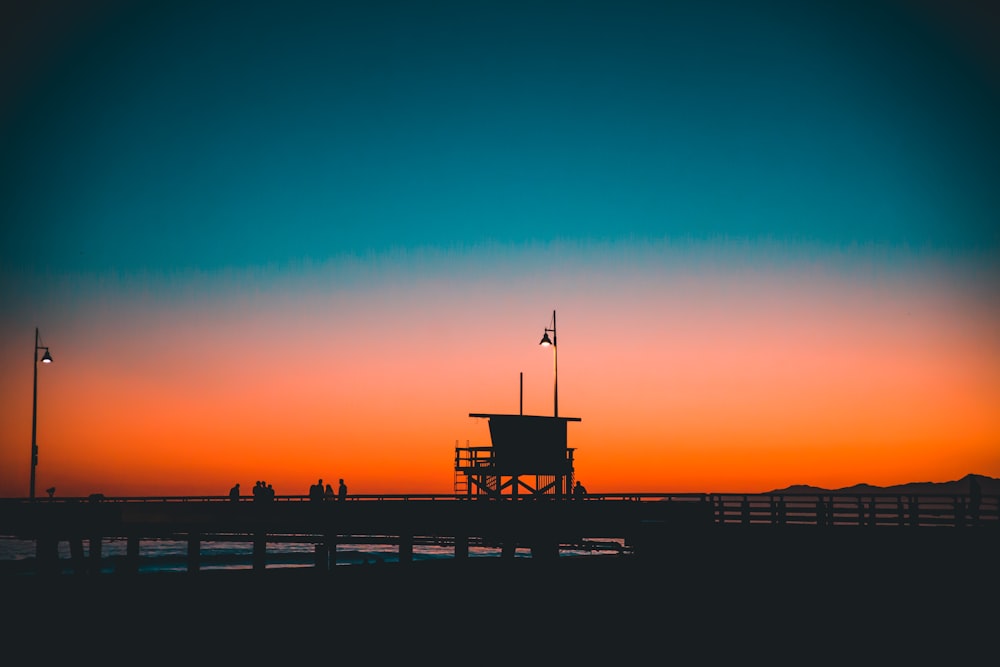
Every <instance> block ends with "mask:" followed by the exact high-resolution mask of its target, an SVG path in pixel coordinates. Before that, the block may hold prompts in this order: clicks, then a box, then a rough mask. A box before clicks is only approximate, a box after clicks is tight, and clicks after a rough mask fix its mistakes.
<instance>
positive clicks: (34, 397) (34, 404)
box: [29, 327, 52, 500]
mask: <svg viewBox="0 0 1000 667" xmlns="http://www.w3.org/2000/svg"><path fill="white" fill-rule="evenodd" d="M39 350H45V354H43V355H42V359H41V362H42V363H43V364H51V363H52V355H51V354H49V348H47V347H45V346H44V345H42V341H41V339H40V338H39V337H38V327H35V350H34V355H35V385H34V390H33V391H32V394H31V490H30V492H29V497H30V498H31V499H32V500H34V499H35V466H36V465H38V444H37V443H36V442H35V435H36V433H37V424H38V361H39V359H38V351H39Z"/></svg>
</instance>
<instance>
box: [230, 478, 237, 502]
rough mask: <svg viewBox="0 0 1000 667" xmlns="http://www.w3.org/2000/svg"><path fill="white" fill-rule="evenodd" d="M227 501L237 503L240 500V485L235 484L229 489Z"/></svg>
mask: <svg viewBox="0 0 1000 667" xmlns="http://www.w3.org/2000/svg"><path fill="white" fill-rule="evenodd" d="M229 499H230V500H232V501H234V502H235V501H237V500H239V499H240V483H239V482H236V484H234V485H233V488H231V489H229Z"/></svg>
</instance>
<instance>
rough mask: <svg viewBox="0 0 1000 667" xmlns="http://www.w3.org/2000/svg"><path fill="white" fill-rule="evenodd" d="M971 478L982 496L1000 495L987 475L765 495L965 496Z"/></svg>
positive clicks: (795, 488) (797, 488)
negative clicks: (944, 480)
mask: <svg viewBox="0 0 1000 667" xmlns="http://www.w3.org/2000/svg"><path fill="white" fill-rule="evenodd" d="M973 477H975V478H976V480H978V482H979V486H980V488H981V489H982V491H983V493H984V494H987V495H1000V479H997V478H996V477H988V476H987V475H975V474H972V473H970V474H968V475H966V476H965V477H962V478H961V479H956V480H952V481H950V482H907V483H906V484H895V485H893V486H873V485H871V484H864V483H861V484H855V485H853V486H845V487H842V488H839V489H825V488H822V487H819V486H811V485H809V484H793V485H792V486H789V487H786V488H784V489H774V490H773V491H766V492H765V493H766V494H783V495H792V494H805V495H816V494H817V493H849V494H858V493H898V494H901V495H914V494H922V493H926V494H955V495H967V494H968V493H969V483H970V482H971V480H972V478H973Z"/></svg>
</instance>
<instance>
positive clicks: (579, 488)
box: [573, 480, 587, 498]
mask: <svg viewBox="0 0 1000 667" xmlns="http://www.w3.org/2000/svg"><path fill="white" fill-rule="evenodd" d="M585 495H587V489H586V488H585V487H584V486H583V484H581V483H580V480H576V485H575V486H574V487H573V496H575V497H578V498H582V497H583V496H585Z"/></svg>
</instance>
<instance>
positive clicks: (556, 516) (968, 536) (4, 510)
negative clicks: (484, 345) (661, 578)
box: [0, 493, 1000, 574]
mask: <svg viewBox="0 0 1000 667" xmlns="http://www.w3.org/2000/svg"><path fill="white" fill-rule="evenodd" d="M0 535H4V536H8V537H14V538H20V539H27V540H33V541H34V542H35V547H36V548H35V559H34V560H35V563H34V571H36V572H37V573H39V574H54V573H57V572H60V571H62V570H63V569H65V568H64V565H65V563H61V562H60V558H59V550H58V545H59V543H60V542H64V543H67V544H68V545H69V547H70V549H69V552H70V554H71V558H70V563H69V565H70V569H71V570H72V571H73V572H76V573H81V574H83V573H91V574H94V573H99V572H101V571H103V570H105V569H106V562H105V560H106V558H105V556H104V555H103V554H102V544H103V543H104V542H105V541H106V540H124V541H125V542H126V543H127V548H126V553H125V556H124V557H123V558H119V559H117V562H116V563H115V567H114V571H115V572H119V573H124V574H128V573H135V572H137V571H138V570H139V563H140V560H141V556H142V554H141V552H140V544H141V543H142V542H143V541H145V540H168V539H169V540H178V541H182V542H186V543H187V545H188V548H187V557H186V566H185V569H186V571H187V572H189V573H197V572H199V571H200V570H201V569H202V556H201V552H202V546H203V545H205V544H209V543H212V542H217V541H227V542H234V541H236V542H239V541H246V542H252V543H253V556H252V569H253V570H254V571H263V570H266V569H269V568H270V567H271V566H273V565H274V564H273V563H271V562H269V556H268V549H267V545H268V544H275V543H281V542H285V543H288V542H298V543H305V544H310V545H312V549H313V554H314V558H313V561H312V565H313V566H314V567H315V568H317V570H319V571H327V570H330V569H332V568H334V567H335V566H336V565H337V564H338V562H337V549H338V546H339V545H351V544H382V545H392V546H393V547H394V548H395V549H396V550H397V554H398V562H399V563H400V564H407V563H411V562H413V548H414V545H418V544H436V545H444V546H447V547H449V548H451V549H453V554H454V559H455V560H457V561H464V560H467V559H469V549H470V546H490V547H495V548H497V549H499V550H500V551H501V557H503V558H513V557H514V555H515V553H516V552H517V550H521V551H522V552H523V551H527V552H529V553H530V558H531V559H532V560H552V559H557V558H558V557H559V556H560V555H561V554H563V553H565V552H566V551H568V550H573V551H574V552H577V553H579V552H584V553H586V552H587V551H588V550H589V549H594V550H596V549H601V550H604V551H607V550H608V548H609V545H612V547H613V548H614V549H617V550H618V555H620V556H622V557H627V558H630V559H633V560H637V561H644V562H655V561H658V560H662V559H665V558H676V557H677V555H678V553H679V552H681V551H687V552H690V551H691V550H692V549H693V548H697V549H699V550H700V551H704V550H706V549H707V548H709V545H714V547H712V548H720V549H725V548H729V547H730V546H732V545H737V544H743V545H747V544H750V543H752V544H753V546H752V547H748V548H750V549H752V550H753V551H754V552H755V553H764V552H768V553H777V551H775V550H780V549H783V548H788V547H789V546H792V547H794V546H795V545H799V546H801V545H802V544H805V543H807V542H808V543H818V541H821V542H822V543H823V544H825V545H826V547H824V548H832V549H836V548H837V545H841V546H843V545H848V544H850V545H853V546H852V548H854V547H859V546H860V547H861V548H865V546H866V545H867V546H871V545H886V544H889V543H892V544H896V545H910V546H912V545H913V544H914V542H913V541H914V540H919V541H921V544H925V546H923V547H921V548H926V544H930V543H935V544H936V543H942V544H945V545H948V544H952V543H956V541H957V540H966V541H968V540H978V541H981V542H982V543H983V544H985V545H988V546H989V547H990V548H995V545H996V544H1000V497H997V496H989V495H986V496H984V497H983V498H982V500H981V503H980V504H979V506H978V507H973V506H970V499H969V498H968V497H965V496H961V495H900V494H892V493H884V494H879V493H860V494H843V493H830V494H815V495H806V494H801V493H795V494H766V495H747V494H641V493H640V494H588V495H587V496H584V497H579V498H578V497H573V498H569V497H545V496H523V497H510V496H506V497H501V498H485V497H482V496H471V497H470V496H466V495H419V494H409V495H370V496H365V495H358V496H351V497H349V498H348V499H346V500H343V501H337V500H323V501H320V502H317V501H314V500H310V499H308V498H307V497H305V496H278V497H276V498H274V499H273V500H267V501H261V500H259V499H252V498H249V497H243V498H240V499H239V500H237V501H233V500H231V499H230V498H228V497H221V496H208V497H159V498H156V497H143V498H131V497H129V498H113V497H103V496H93V497H89V498H60V499H55V498H50V499H46V500H11V499H5V500H2V501H0ZM906 548H909V546H906Z"/></svg>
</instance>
